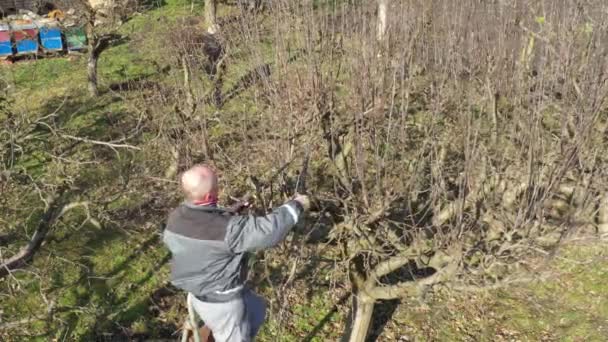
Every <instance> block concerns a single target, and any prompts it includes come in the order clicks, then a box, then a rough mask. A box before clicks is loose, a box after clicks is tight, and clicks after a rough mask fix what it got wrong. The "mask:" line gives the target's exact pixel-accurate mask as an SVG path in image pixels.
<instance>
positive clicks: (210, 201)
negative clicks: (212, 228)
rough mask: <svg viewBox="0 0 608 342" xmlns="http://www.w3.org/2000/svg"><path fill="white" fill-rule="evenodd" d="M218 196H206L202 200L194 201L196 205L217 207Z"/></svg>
mask: <svg viewBox="0 0 608 342" xmlns="http://www.w3.org/2000/svg"><path fill="white" fill-rule="evenodd" d="M217 200H218V198H217V194H206V195H205V197H203V198H202V199H200V200H196V201H194V202H193V203H194V205H204V206H216V205H217Z"/></svg>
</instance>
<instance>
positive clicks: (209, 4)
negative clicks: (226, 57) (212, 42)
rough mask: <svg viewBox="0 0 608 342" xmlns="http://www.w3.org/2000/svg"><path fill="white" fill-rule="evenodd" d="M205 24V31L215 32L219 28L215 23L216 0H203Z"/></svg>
mask: <svg viewBox="0 0 608 342" xmlns="http://www.w3.org/2000/svg"><path fill="white" fill-rule="evenodd" d="M205 24H206V25H207V32H208V33H210V34H215V33H217V32H218V30H219V26H218V25H217V0H205Z"/></svg>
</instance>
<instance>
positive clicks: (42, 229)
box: [0, 186, 67, 278]
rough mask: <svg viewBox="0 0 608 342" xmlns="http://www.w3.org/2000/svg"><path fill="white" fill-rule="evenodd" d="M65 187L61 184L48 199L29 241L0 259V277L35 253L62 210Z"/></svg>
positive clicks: (20, 265)
mask: <svg viewBox="0 0 608 342" xmlns="http://www.w3.org/2000/svg"><path fill="white" fill-rule="evenodd" d="M66 189H67V186H63V187H62V188H60V189H59V190H58V191H57V192H56V193H55V194H54V195H52V197H51V198H50V200H48V206H47V209H46V211H45V213H44V214H43V215H42V218H41V219H40V222H39V223H38V227H37V228H36V231H35V232H34V236H32V238H31V240H30V242H28V244H27V245H25V246H24V247H22V248H21V250H20V251H19V252H18V253H17V254H15V255H13V256H12V257H10V258H9V259H7V260H0V262H1V264H0V278H2V277H5V276H6V275H8V274H9V273H10V272H11V271H12V270H14V269H17V268H21V267H23V266H24V265H25V264H26V263H27V262H28V261H30V260H31V259H32V258H33V256H34V254H36V252H37V251H38V249H39V248H40V246H41V245H42V242H43V241H44V238H45V237H46V234H47V233H48V231H49V229H50V228H51V227H52V226H53V224H54V223H55V221H56V219H57V218H58V217H59V216H60V215H61V214H62V212H63V208H64V206H65V204H64V202H65V191H66Z"/></svg>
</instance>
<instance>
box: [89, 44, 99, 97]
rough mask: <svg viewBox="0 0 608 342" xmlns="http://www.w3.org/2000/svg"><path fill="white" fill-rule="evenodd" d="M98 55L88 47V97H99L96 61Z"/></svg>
mask: <svg viewBox="0 0 608 342" xmlns="http://www.w3.org/2000/svg"><path fill="white" fill-rule="evenodd" d="M98 60H99V54H97V53H95V49H94V48H93V47H90V52H89V60H88V61H87V80H88V88H89V95H91V96H92V97H97V96H99V88H98V86H97V61H98Z"/></svg>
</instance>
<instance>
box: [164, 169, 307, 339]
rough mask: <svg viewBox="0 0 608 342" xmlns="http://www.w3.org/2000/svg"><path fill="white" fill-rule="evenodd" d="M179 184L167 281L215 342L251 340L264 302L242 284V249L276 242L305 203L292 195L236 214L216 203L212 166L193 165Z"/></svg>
mask: <svg viewBox="0 0 608 342" xmlns="http://www.w3.org/2000/svg"><path fill="white" fill-rule="evenodd" d="M181 185H182V189H183V191H184V193H185V195H186V201H185V202H184V203H182V204H181V205H180V206H179V207H177V208H176V209H175V210H174V211H173V212H172V213H171V214H170V215H169V219H168V222H167V228H166V229H165V232H164V238H163V240H164V242H165V244H166V245H167V247H168V248H169V249H170V250H171V253H172V256H173V258H172V261H171V282H172V283H173V285H175V286H177V287H178V288H180V289H183V290H185V291H187V292H188V296H189V300H191V301H192V306H193V307H194V309H195V311H196V312H197V314H198V315H199V316H200V317H201V319H203V321H204V322H205V324H206V325H207V326H208V327H209V328H210V329H211V331H212V333H213V336H214V338H215V340H216V341H218V342H243V341H251V340H252V339H253V337H254V336H255V335H256V334H257V332H258V330H259V328H260V326H261V325H262V323H263V322H264V317H265V314H266V304H265V302H264V300H263V299H262V298H260V297H258V296H257V295H256V294H254V293H253V292H252V291H250V290H249V289H247V288H246V287H245V281H246V279H247V252H252V251H256V250H260V249H265V248H270V247H273V246H275V245H277V244H278V243H279V242H281V241H282V240H283V239H284V238H285V236H286V235H287V233H288V232H289V231H290V229H291V228H292V227H293V226H294V225H295V224H296V223H297V222H298V219H299V217H300V215H302V213H303V212H304V211H306V210H308V208H309V206H310V201H309V199H308V197H307V196H304V195H297V196H295V198H294V199H293V200H291V201H289V202H287V203H285V204H283V205H282V206H280V207H279V208H276V209H275V210H274V211H273V212H272V213H270V214H269V215H266V216H261V217H256V216H251V215H238V214H235V213H233V212H231V211H228V210H225V209H221V208H219V207H218V206H217V201H218V181H217V176H216V174H215V172H214V171H213V170H212V169H211V168H209V167H207V166H204V165H197V166H194V167H193V168H191V169H189V170H188V171H186V172H185V173H184V174H183V175H182V178H181Z"/></svg>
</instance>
